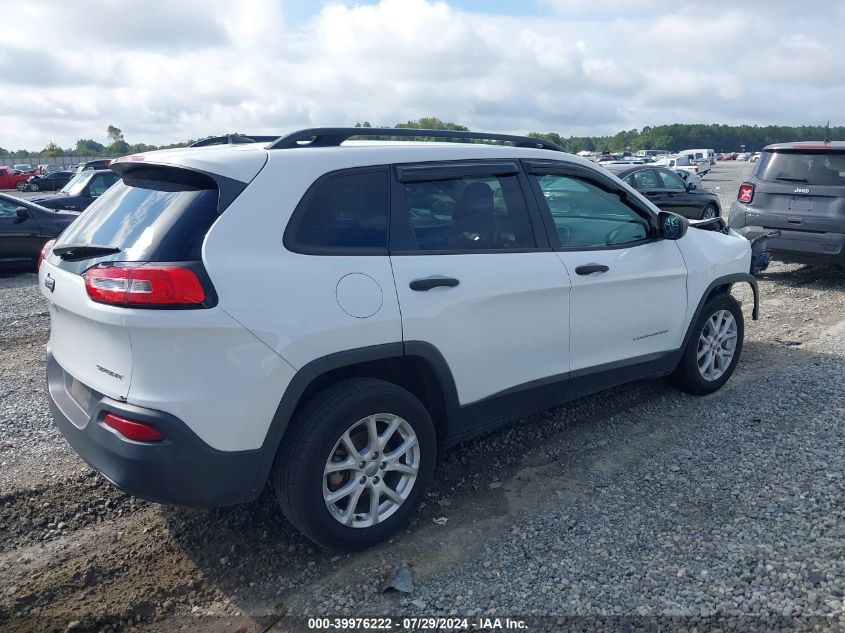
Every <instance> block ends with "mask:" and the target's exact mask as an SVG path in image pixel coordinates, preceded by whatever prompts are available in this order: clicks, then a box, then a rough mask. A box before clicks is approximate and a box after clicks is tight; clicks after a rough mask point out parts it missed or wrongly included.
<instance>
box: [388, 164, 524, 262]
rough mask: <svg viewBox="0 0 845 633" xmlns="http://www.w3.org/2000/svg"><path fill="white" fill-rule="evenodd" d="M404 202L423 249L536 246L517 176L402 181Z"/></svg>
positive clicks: (444, 249) (452, 249)
mask: <svg viewBox="0 0 845 633" xmlns="http://www.w3.org/2000/svg"><path fill="white" fill-rule="evenodd" d="M403 186H404V193H405V203H406V205H407V207H408V211H409V213H410V215H411V225H412V227H413V229H414V236H415V237H416V240H417V247H418V248H419V249H420V250H424V251H453V252H455V251H474V250H509V249H522V248H533V247H534V246H535V241H534V234H533V232H532V229H531V221H530V220H529V218H528V209H527V208H526V206H525V199H524V198H523V196H522V190H521V189H520V187H519V181H518V180H517V177H516V176H498V177H497V176H489V177H484V176H472V177H466V178H452V179H448V180H430V181H420V182H407V183H405V184H404V185H403Z"/></svg>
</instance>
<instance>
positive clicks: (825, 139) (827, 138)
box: [824, 121, 830, 145]
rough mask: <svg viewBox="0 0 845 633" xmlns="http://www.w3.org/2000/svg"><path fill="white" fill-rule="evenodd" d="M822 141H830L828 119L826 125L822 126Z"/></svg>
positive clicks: (826, 142)
mask: <svg viewBox="0 0 845 633" xmlns="http://www.w3.org/2000/svg"><path fill="white" fill-rule="evenodd" d="M824 142H825V145H827V144H828V143H830V121H828V122H827V125H825V126H824Z"/></svg>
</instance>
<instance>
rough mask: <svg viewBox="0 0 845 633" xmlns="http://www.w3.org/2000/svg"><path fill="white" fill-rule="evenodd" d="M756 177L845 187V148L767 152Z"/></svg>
mask: <svg viewBox="0 0 845 633" xmlns="http://www.w3.org/2000/svg"><path fill="white" fill-rule="evenodd" d="M756 176H757V178H759V179H760V180H766V181H769V182H781V183H799V184H808V185H827V186H834V187H835V186H839V187H841V186H845V151H829V150H827V151H826V150H818V151H812V150H810V151H807V150H805V151H791V150H790V151H774V152H771V151H769V152H763V153H762V155H761V156H760V161H759V163H757V170H756Z"/></svg>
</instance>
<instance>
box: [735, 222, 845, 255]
mask: <svg viewBox="0 0 845 633" xmlns="http://www.w3.org/2000/svg"><path fill="white" fill-rule="evenodd" d="M772 230H777V231H780V237H773V238H769V240H768V243H767V250H768V251H769V252H770V253H771V254H772V258H773V259H776V260H778V261H782V262H796V263H800V264H845V234H843V233H811V232H809V231H791V230H789V229H771V228H766V227H762V226H746V227H743V228H740V229H738V231H739V232H740V233H741V234H742V235H743V236H744V237H746V238H747V239H749V240H752V239H754V238H755V237H757V236H758V235H762V234H763V233H768V232H769V231H772Z"/></svg>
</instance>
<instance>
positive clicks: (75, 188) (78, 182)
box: [61, 171, 94, 196]
mask: <svg viewBox="0 0 845 633" xmlns="http://www.w3.org/2000/svg"><path fill="white" fill-rule="evenodd" d="M93 175H94V172H91V171H89V172H85V173H83V174H78V175H77V176H75V177H74V178H73V180H71V181H70V182H69V183H68V184H66V185H65V186H64V187H62V189H61V193H66V194H68V195H69V196H75V195H76V194H78V193H81V192H82V190H83V189H85V185H87V184H88V181H89V180H91V177H92V176H93Z"/></svg>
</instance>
